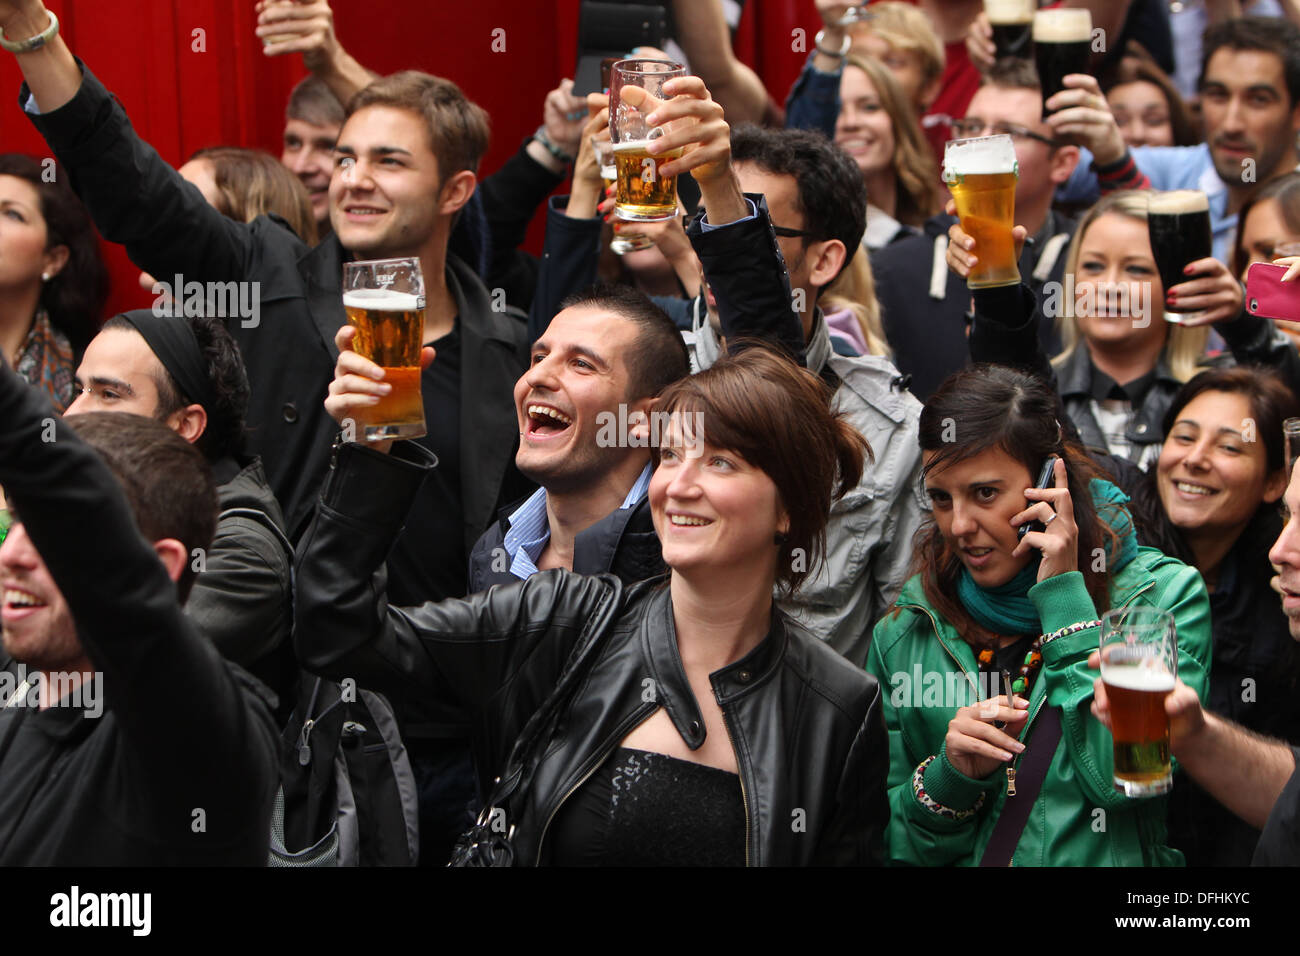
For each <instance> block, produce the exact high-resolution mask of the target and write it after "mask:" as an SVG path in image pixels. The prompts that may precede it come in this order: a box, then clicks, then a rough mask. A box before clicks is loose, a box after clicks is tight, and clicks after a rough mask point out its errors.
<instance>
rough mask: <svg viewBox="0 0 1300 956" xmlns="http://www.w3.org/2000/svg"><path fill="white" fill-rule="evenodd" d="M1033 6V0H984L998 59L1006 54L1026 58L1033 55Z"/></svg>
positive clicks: (1006, 55)
mask: <svg viewBox="0 0 1300 956" xmlns="http://www.w3.org/2000/svg"><path fill="white" fill-rule="evenodd" d="M1035 6H1036V5H1035V3H1034V0H984V13H985V14H986V15H987V16H988V18H989V26H991V27H992V28H993V45H994V46H996V47H997V51H998V52H997V54H996V56H997V58H998V59H999V60H1001V59H1002V58H1003V57H1008V56H1011V57H1016V58H1017V59H1021V60H1028V59H1029V58H1030V57H1031V56H1032V55H1033V48H1032V46H1031V43H1032V40H1033V25H1034V9H1035Z"/></svg>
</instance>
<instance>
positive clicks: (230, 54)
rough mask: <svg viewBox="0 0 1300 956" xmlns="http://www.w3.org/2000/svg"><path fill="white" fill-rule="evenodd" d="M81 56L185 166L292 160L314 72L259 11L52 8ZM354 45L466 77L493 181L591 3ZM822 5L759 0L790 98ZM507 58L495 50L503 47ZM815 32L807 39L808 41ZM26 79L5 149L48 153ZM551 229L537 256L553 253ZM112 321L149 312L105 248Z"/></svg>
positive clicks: (436, 9)
mask: <svg viewBox="0 0 1300 956" xmlns="http://www.w3.org/2000/svg"><path fill="white" fill-rule="evenodd" d="M47 5H48V6H49V7H50V9H52V10H53V11H54V12H55V13H56V14H57V15H58V17H59V19H60V21H61V23H62V33H63V36H64V38H65V39H66V40H67V42H68V44H69V46H70V47H71V48H72V51H73V53H75V54H76V55H77V56H79V57H80V58H81V59H83V60H84V61H85V63H86V64H87V65H88V66H89V67H90V69H91V70H93V71H94V73H95V75H96V76H98V77H99V78H100V80H101V81H103V83H104V84H105V85H106V86H107V87H108V88H109V89H110V90H112V91H113V92H114V93H115V94H116V96H117V98H118V99H119V101H121V103H122V105H123V107H124V108H125V109H126V111H127V114H128V115H129V116H130V117H131V121H132V123H133V124H134V125H135V128H136V129H137V130H138V131H139V132H140V134H141V135H142V136H143V137H144V138H145V139H146V140H148V141H149V142H150V143H152V144H153V146H154V147H155V148H156V149H157V150H158V152H159V153H160V154H161V155H162V156H163V158H164V159H166V160H167V161H168V162H170V163H172V164H173V165H180V164H181V163H183V162H184V161H185V159H186V158H187V157H188V156H189V155H190V154H191V153H193V152H194V151H195V150H197V149H201V148H203V147H205V146H215V145H236V146H250V147H260V148H262V149H267V150H270V151H271V152H273V153H275V154H276V155H278V154H279V143H280V134H281V130H282V127H283V122H284V104H285V102H286V100H287V99H288V95H289V91H290V89H292V87H293V85H294V83H296V82H297V81H298V80H299V79H300V78H301V77H302V76H304V75H305V71H304V69H303V67H302V62H301V57H299V56H297V55H292V54H291V55H288V56H279V57H267V56H265V55H263V53H262V44H261V41H260V40H259V39H258V38H257V37H256V36H255V35H254V33H253V30H254V28H255V25H256V14H255V13H254V2H253V0H112V2H104V0H47ZM332 6H333V8H334V19H335V26H336V30H337V32H338V35H339V38H340V40H341V41H342V42H343V44H344V46H345V47H346V48H347V49H348V51H349V52H351V53H352V54H353V55H354V56H355V57H356V58H357V59H358V60H359V61H360V62H361V63H363V64H364V65H366V66H368V67H370V68H371V69H374V70H377V71H379V72H381V73H390V72H393V71H396V70H401V69H419V70H425V71H428V72H430V73H437V74H439V75H442V76H447V77H450V78H451V79H453V80H455V81H456V82H457V83H459V84H460V86H461V87H462V88H463V89H464V90H465V92H466V94H467V95H468V96H469V97H470V98H471V99H473V100H474V101H476V102H478V103H479V104H481V105H482V106H483V107H484V108H485V109H487V110H488V112H489V113H490V114H491V116H492V126H493V131H492V147H491V149H490V151H489V153H488V155H487V157H486V159H485V161H484V164H483V171H484V172H485V173H486V172H490V171H492V170H494V169H496V168H497V166H499V165H500V164H501V162H502V161H504V160H505V159H506V157H508V156H509V155H510V154H511V153H512V152H513V151H514V150H515V149H516V148H518V145H519V143H520V142H521V141H522V139H523V138H524V137H525V136H527V135H529V134H530V133H531V132H532V131H533V130H534V129H536V127H537V124H538V123H539V122H541V105H542V99H543V98H544V96H545V93H546V91H547V90H549V89H551V88H552V87H554V86H555V85H557V84H558V82H559V81H560V79H562V78H563V77H565V76H569V75H571V74H572V71H573V63H574V59H575V56H576V49H577V32H578V7H579V3H578V0H556V2H554V3H548V2H544V0H543V2H536V0H477V2H472V3H463V2H446V0H440V2H436V3H431V2H428V0H385V2H382V3H376V2H375V0H334V3H333V4H332ZM817 23H818V20H817V15H816V11H815V8H814V6H813V0H749V3H748V5H747V9H746V10H745V14H744V17H743V18H742V20H741V26H740V32H739V34H738V36H737V38H736V44H735V45H736V52H737V55H738V56H739V57H740V58H741V59H742V60H743V61H744V62H746V63H748V64H749V65H750V66H752V67H753V68H754V69H755V70H756V71H757V72H758V74H759V76H761V77H762V78H763V81H764V83H765V84H766V85H767V88H768V91H769V93H770V94H771V95H772V96H773V97H774V98H775V99H776V100H777V101H778V102H782V101H784V99H785V96H786V93H787V92H788V90H789V88H790V85H791V84H792V83H793V82H794V79H795V77H797V76H798V74H799V70H800V69H801V67H802V65H803V62H804V60H805V58H806V56H807V52H806V51H807V50H808V49H809V48H811V46H812V36H813V33H815V32H816V27H817ZM501 30H503V31H504V43H505V49H504V51H500V52H494V51H493V41H494V39H497V40H499V39H500V38H502V37H503V35H502V34H501V33H500V32H495V31H501ZM796 30H802V31H803V33H802V34H799V33H796V32H795V31H796ZM497 46H498V47H499V46H500V43H499V42H498V44H497ZM20 82H21V74H20V73H19V71H18V67H17V64H16V62H15V58H14V57H13V56H12V55H10V54H8V53H3V52H0V152H22V153H28V154H30V155H33V156H37V157H44V156H46V155H48V152H47V150H46V147H45V144H44V141H43V140H42V139H41V138H40V137H39V136H38V135H36V132H35V130H34V129H33V127H32V126H31V124H30V123H29V122H28V121H27V120H26V119H25V118H24V117H23V116H22V115H21V112H20V110H19V108H18V106H17V93H18V86H19V83H20ZM540 218H541V217H538V221H536V222H534V228H533V230H532V232H531V233H530V235H529V248H530V249H531V250H532V251H534V252H536V251H539V250H540V247H541V229H540ZM104 252H105V255H106V257H107V259H108V261H109V265H110V269H111V272H112V278H113V287H112V294H111V297H110V300H109V306H108V308H109V311H108V313H107V314H109V315H111V314H113V313H114V312H118V311H121V310H123V309H128V308H138V307H143V306H147V305H149V303H150V301H151V296H150V295H149V294H148V293H146V292H143V291H142V290H140V289H139V287H138V286H137V285H136V281H135V280H136V276H137V274H138V270H136V269H135V268H134V267H133V266H132V265H131V264H130V262H129V261H128V260H127V258H126V256H125V254H124V253H123V251H122V250H121V249H120V248H119V247H117V246H110V245H107V244H106V245H105V247H104Z"/></svg>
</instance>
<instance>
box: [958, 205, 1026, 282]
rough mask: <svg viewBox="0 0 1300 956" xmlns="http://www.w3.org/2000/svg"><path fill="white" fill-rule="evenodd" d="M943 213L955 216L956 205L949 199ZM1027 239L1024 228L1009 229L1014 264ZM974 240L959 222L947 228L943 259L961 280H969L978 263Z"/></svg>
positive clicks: (1018, 258) (1014, 227) (1017, 260)
mask: <svg viewBox="0 0 1300 956" xmlns="http://www.w3.org/2000/svg"><path fill="white" fill-rule="evenodd" d="M943 211H944V212H946V213H947V214H948V215H950V216H955V215H957V204H956V203H955V202H953V201H952V200H951V199H949V200H948V202H947V204H946V205H945V206H944V207H943ZM1028 237H1029V230H1028V229H1026V228H1025V227H1024V226H1013V227H1012V228H1011V241H1012V243H1013V244H1014V247H1015V254H1016V262H1019V261H1020V253H1021V251H1022V250H1023V249H1024V248H1025V239H1027V238H1028ZM974 250H975V239H974V238H973V237H972V236H970V235H968V234H967V233H966V231H965V230H964V229H962V227H961V223H960V222H954V223H953V224H952V225H951V226H949V227H948V251H947V252H945V253H944V258H945V260H946V261H947V263H948V268H949V269H951V270H952V271H953V272H955V273H956V274H957V275H959V276H961V278H963V279H969V278H970V271H971V269H973V268H975V265H976V264H977V263H978V262H979V257H978V256H976V255H975V252H974Z"/></svg>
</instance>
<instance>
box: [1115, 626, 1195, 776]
mask: <svg viewBox="0 0 1300 956" xmlns="http://www.w3.org/2000/svg"><path fill="white" fill-rule="evenodd" d="M1177 678H1178V639H1177V635H1176V633H1175V629H1174V618H1173V615H1172V614H1170V613H1169V612H1168V611H1164V610H1161V609H1160V608H1149V607H1130V608H1120V609H1117V610H1113V611H1107V612H1106V613H1105V614H1104V615H1102V618H1101V680H1102V683H1104V684H1105V685H1106V697H1107V699H1108V700H1109V701H1110V720H1111V736H1112V737H1113V739H1114V747H1113V754H1114V772H1113V780H1114V783H1115V789H1116V790H1119V791H1120V792H1122V793H1123V794H1124V795H1125V796H1129V797H1149V796H1154V795H1155V794H1160V793H1167V792H1168V791H1169V788H1170V787H1171V786H1173V773H1172V766H1171V764H1170V762H1169V714H1168V713H1167V712H1166V711H1165V698H1166V697H1168V696H1169V694H1170V692H1171V691H1172V690H1173V689H1174V682H1175V681H1176V680H1177Z"/></svg>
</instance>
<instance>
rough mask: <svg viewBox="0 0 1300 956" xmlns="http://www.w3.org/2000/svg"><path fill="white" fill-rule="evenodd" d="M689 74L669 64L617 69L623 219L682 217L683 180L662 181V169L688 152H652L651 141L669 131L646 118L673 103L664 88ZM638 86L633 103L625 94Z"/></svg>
mask: <svg viewBox="0 0 1300 956" xmlns="http://www.w3.org/2000/svg"><path fill="white" fill-rule="evenodd" d="M685 75H686V70H685V68H684V67H683V66H682V65H681V64H680V63H673V62H671V61H669V60H648V59H633V60H619V61H618V62H617V63H615V64H614V79H613V85H612V86H611V87H610V94H609V95H610V100H609V109H610V121H609V129H610V135H611V137H612V139H613V141H614V169H615V172H616V173H617V176H618V205H617V206H616V207H615V208H616V210H617V213H618V217H619V218H620V219H627V220H632V221H638V220H640V221H642V222H658V221H659V220H662V219H672V218H673V217H674V216H676V215H677V177H676V176H662V175H660V173H659V169H660V167H661V166H663V165H664V164H665V163H667V162H668V161H669V160H671V159H676V158H677V157H679V156H681V155H682V151H681V150H680V149H673V150H669V151H668V152H666V153H660V154H659V155H657V156H651V155H650V154H649V153H648V152H646V147H647V146H648V145H650V141H651V140H655V139H658V138H659V137H660V136H662V135H664V133H665V132H666V130H664V129H663V128H661V127H651V126H650V125H649V124H648V123H647V122H646V121H645V118H646V116H648V115H649V114H650V113H652V112H654V109H655V107H656V106H658V105H659V104H660V103H662V102H663V101H664V100H666V99H668V97H666V96H665V95H664V84H665V83H667V82H668V81H669V80H671V79H674V78H676V77H679V76H685ZM633 87H635V88H636V89H637V91H638V92H637V93H636V95H634V96H631V97H630V98H629V97H628V96H627V95H625V94H624V92H623V91H624V90H625V89H629V88H633Z"/></svg>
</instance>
